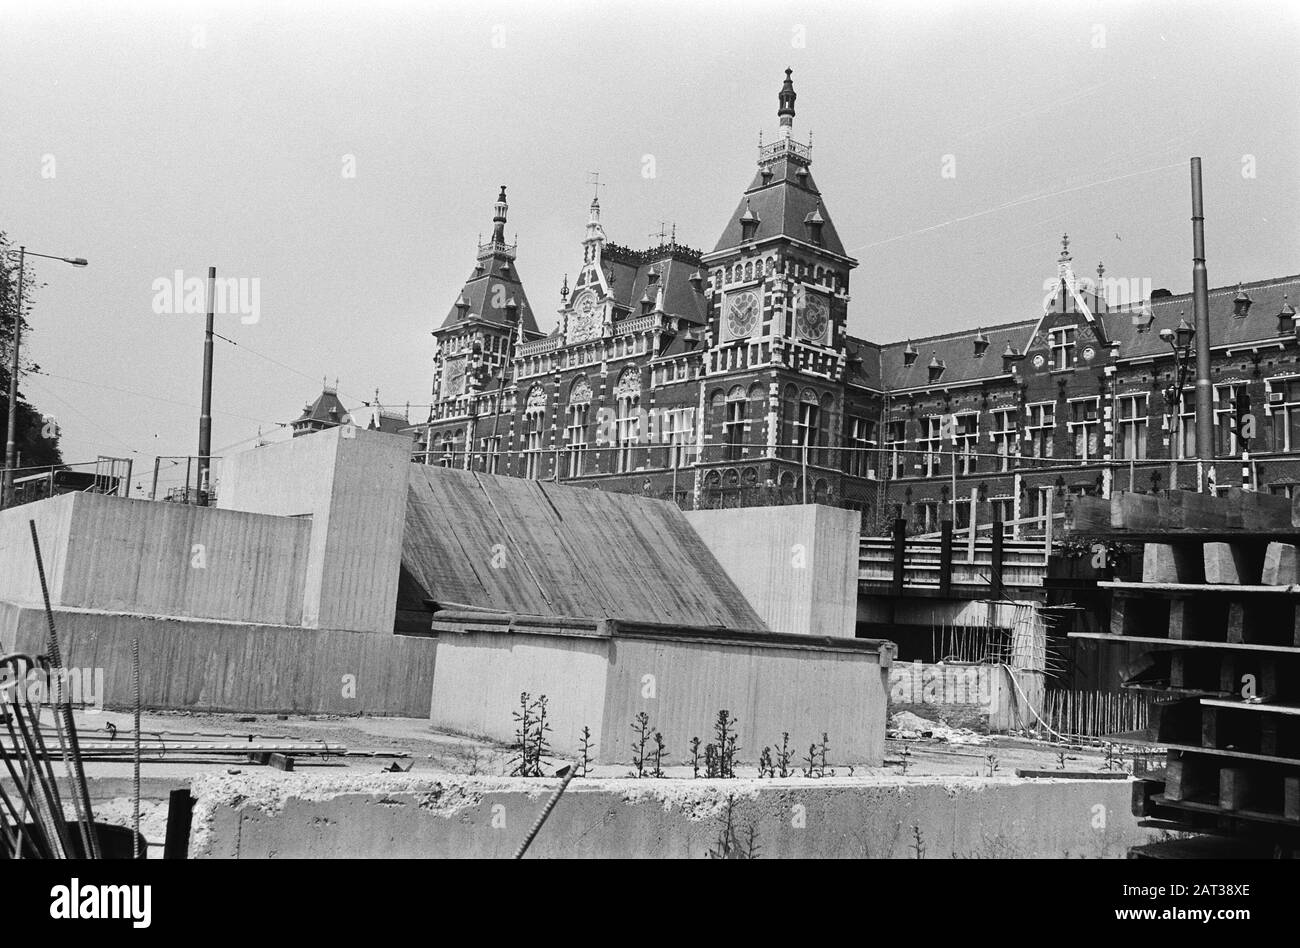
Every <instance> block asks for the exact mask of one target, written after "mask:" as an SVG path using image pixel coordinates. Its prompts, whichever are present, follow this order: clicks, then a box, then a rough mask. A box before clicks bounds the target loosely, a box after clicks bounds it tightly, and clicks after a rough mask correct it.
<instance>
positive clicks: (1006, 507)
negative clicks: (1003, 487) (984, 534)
mask: <svg viewBox="0 0 1300 948" xmlns="http://www.w3.org/2000/svg"><path fill="white" fill-rule="evenodd" d="M989 513H990V514H991V515H992V517H993V522H994V523H1001V524H1002V525H1003V526H1002V535H1003V536H1007V537H1009V536H1012V535H1013V534H1014V533H1015V529H1016V528H1015V526H1014V525H1013V524H1012V523H1011V521H1012V520H1014V519H1016V500H1015V498H1014V497H991V498H989Z"/></svg>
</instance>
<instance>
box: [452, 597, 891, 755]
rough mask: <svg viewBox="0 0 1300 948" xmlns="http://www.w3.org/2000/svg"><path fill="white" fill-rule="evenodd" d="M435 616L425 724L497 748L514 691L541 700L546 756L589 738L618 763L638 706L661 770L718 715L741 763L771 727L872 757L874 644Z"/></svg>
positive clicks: (886, 656)
mask: <svg viewBox="0 0 1300 948" xmlns="http://www.w3.org/2000/svg"><path fill="white" fill-rule="evenodd" d="M446 616H447V614H446V613H440V614H439V616H438V618H437V619H436V620H435V622H434V628H435V630H436V631H437V632H438V633H439V639H438V663H437V667H436V669H435V677H434V684H433V700H432V706H431V707H432V710H431V717H432V721H433V725H434V727H436V728H439V729H446V730H452V731H459V732H462V733H468V734H473V735H476V736H480V737H487V738H490V739H492V740H497V741H501V742H504V743H509V742H510V741H512V740H513V738H514V733H515V727H516V724H515V722H514V720H513V719H512V717H511V713H512V712H513V711H515V710H516V709H517V708H518V706H519V693H520V692H521V691H528V692H530V693H531V694H533V695H534V696H536V695H539V694H544V695H546V696H547V700H548V713H549V715H550V716H551V719H552V722H553V727H554V730H553V732H552V733H551V747H552V749H553V750H554V752H555V753H557V754H562V755H572V754H574V753H576V751H577V750H578V739H579V735H580V732H581V730H582V727H583V726H584V725H586V726H588V727H590V728H591V730H592V735H593V741H594V743H595V744H596V759H597V761H599V762H600V763H626V762H629V761H630V760H631V757H632V728H631V725H632V723H633V720H634V719H635V718H636V716H637V714H639V713H640V712H641V711H645V712H646V713H647V714H648V715H649V717H650V726H651V728H652V729H653V730H658V731H661V732H662V733H663V735H664V739H665V742H666V744H667V747H668V751H669V753H670V754H671V755H672V757H673V760H674V762H677V763H681V762H683V761H686V760H687V759H688V758H689V746H690V741H691V738H692V737H699V738H700V739H701V740H702V741H703V742H705V743H708V742H709V741H710V740H711V731H712V726H713V721H714V719H715V718H716V716H717V713H718V711H719V710H723V709H725V710H727V711H729V712H730V713H731V716H732V718H734V719H735V720H736V721H738V734H739V749H738V754H737V758H738V760H740V761H744V762H748V763H752V762H754V761H756V760H757V758H758V755H759V752H760V751H761V749H762V747H763V745H765V744H779V743H780V741H781V734H782V732H783V731H788V732H789V733H790V739H791V743H792V745H793V746H802V747H805V748H806V747H807V745H808V744H810V743H812V742H813V741H820V740H821V737H822V734H823V733H826V734H828V735H829V736H830V744H831V748H832V749H831V755H832V757H833V759H834V760H836V761H839V762H843V763H853V764H863V763H865V764H879V763H880V761H881V759H882V757H883V754H884V737H885V733H884V729H885V707H886V690H885V684H886V677H885V672H886V670H887V668H888V666H889V663H890V660H891V659H892V648H891V646H890V645H889V644H888V643H884V644H883V645H882V644H881V643H875V642H870V641H868V640H863V639H838V638H829V637H812V636H792V635H785V636H782V635H776V634H773V633H765V634H764V633H728V632H725V631H723V630H709V629H699V628H690V627H672V626H650V625H649V624H645V623H639V624H637V623H619V622H599V623H591V622H588V623H580V622H576V621H574V620H569V623H568V624H569V628H567V629H566V628H565V627H564V623H562V622H556V623H555V624H554V625H553V626H552V627H549V628H541V627H538V626H537V625H536V624H532V623H530V622H529V621H528V620H524V619H519V618H516V617H508V616H497V615H481V616H471V615H470V614H468V613H458V614H456V615H455V618H447V617H446Z"/></svg>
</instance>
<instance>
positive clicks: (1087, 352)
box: [1083, 346, 1097, 362]
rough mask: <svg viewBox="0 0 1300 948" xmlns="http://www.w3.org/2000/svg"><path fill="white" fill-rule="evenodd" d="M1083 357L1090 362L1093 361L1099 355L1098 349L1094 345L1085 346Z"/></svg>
mask: <svg viewBox="0 0 1300 948" xmlns="http://www.w3.org/2000/svg"><path fill="white" fill-rule="evenodd" d="M1083 357H1084V358H1085V359H1087V360H1088V361H1089V362H1091V361H1092V360H1093V359H1095V358H1096V357H1097V350H1096V349H1094V348H1093V347H1092V346H1084V347H1083Z"/></svg>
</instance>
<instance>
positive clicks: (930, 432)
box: [917, 415, 943, 477]
mask: <svg viewBox="0 0 1300 948" xmlns="http://www.w3.org/2000/svg"><path fill="white" fill-rule="evenodd" d="M942 431H943V418H941V417H940V416H939V415H931V416H930V417H928V418H922V419H921V437H920V438H919V439H918V440H917V444H918V445H919V446H920V448H921V451H922V452H923V453H922V457H921V470H922V472H923V473H924V474H925V476H926V477H934V476H935V475H936V474H938V473H939V466H940V464H941V463H942V462H943V453H942V452H943V435H942Z"/></svg>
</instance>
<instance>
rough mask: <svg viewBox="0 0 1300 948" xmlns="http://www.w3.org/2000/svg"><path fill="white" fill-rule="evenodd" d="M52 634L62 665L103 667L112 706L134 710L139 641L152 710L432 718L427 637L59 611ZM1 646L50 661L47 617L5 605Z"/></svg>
mask: <svg viewBox="0 0 1300 948" xmlns="http://www.w3.org/2000/svg"><path fill="white" fill-rule="evenodd" d="M55 626H56V628H57V629H58V633H59V644H60V647H61V650H62V652H63V663H64V666H65V667H68V668H83V669H103V672H104V676H103V680H104V694H103V695H102V701H103V703H104V704H105V705H106V706H109V707H128V706H130V704H131V701H132V692H131V640H132V639H133V638H138V639H139V641H140V690H141V700H142V702H143V704H144V706H145V707H146V708H170V709H178V710H194V711H242V712H248V713H273V712H275V713H328V714H363V713H364V714H394V715H403V716H409V717H423V716H425V715H427V714H428V713H429V691H430V688H431V687H432V684H433V672H434V655H435V650H436V640H434V639H431V638H426V637H411V636H401V635H392V634H388V635H374V634H372V633H368V632H348V631H338V630H333V631H330V630H323V629H302V628H295V627H291V626H272V625H254V624H249V623H241V622H216V621H211V620H201V619H176V618H165V617H159V616H145V615H135V614H128V613H112V612H90V611H82V610H71V609H63V608H61V609H57V610H55ZM0 645H3V647H4V649H6V650H14V651H24V652H28V653H31V654H44V653H46V652H47V648H46V629H45V613H44V611H43V610H42V609H37V608H32V607H25V606H19V605H15V604H13V603H8V602H3V601H0ZM344 676H354V678H353V679H349V680H347V681H345V678H344ZM350 681H354V682H355V685H354V686H353V687H349V682H350Z"/></svg>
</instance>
